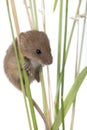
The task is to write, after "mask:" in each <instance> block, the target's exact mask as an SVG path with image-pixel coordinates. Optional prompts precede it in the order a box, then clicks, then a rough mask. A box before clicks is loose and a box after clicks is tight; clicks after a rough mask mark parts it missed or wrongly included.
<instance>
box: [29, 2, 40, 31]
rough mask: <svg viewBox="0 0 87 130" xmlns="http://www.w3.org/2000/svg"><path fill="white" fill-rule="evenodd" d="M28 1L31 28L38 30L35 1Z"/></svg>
mask: <svg viewBox="0 0 87 130" xmlns="http://www.w3.org/2000/svg"><path fill="white" fill-rule="evenodd" d="M29 3H30V9H31V16H32V22H33V25H34V28H33V29H36V30H38V28H39V26H38V17H37V7H36V1H35V0H33V1H32V0H29Z"/></svg>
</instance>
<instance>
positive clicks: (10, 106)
mask: <svg viewBox="0 0 87 130" xmlns="http://www.w3.org/2000/svg"><path fill="white" fill-rule="evenodd" d="M15 1H16V3H17V10H18V18H19V23H20V29H21V31H27V30H29V29H30V28H29V25H28V21H27V18H26V15H25V9H24V4H23V1H22V0H19V1H18V0H15ZM0 2H1V3H0V130H29V127H28V122H27V116H26V111H25V106H24V99H23V96H22V93H20V92H19V91H18V90H16V89H15V87H13V85H12V84H11V83H10V82H9V81H8V79H7V77H6V76H5V73H4V70H3V59H4V56H5V53H6V50H7V48H8V46H9V45H10V43H11V41H12V37H11V32H10V26H9V20H8V14H7V8H6V3H5V0H0ZM38 2H39V1H38ZM77 4H78V0H76V1H72V0H70V2H69V7H70V8H69V23H68V37H69V34H70V29H71V25H72V20H71V19H70V17H74V16H75V12H76V7H77ZM39 6H40V3H39ZM48 7H49V8H48ZM52 8H53V1H52V0H50V3H49V1H48V2H47V1H46V11H47V12H46V19H47V21H46V24H47V34H48V37H49V39H50V44H51V48H52V55H53V59H54V60H53V64H52V65H50V67H49V68H50V75H51V87H52V94H53V97H54V95H55V89H56V57H57V35H58V34H57V30H58V15H57V14H58V8H57V11H56V12H55V13H53V12H52V11H53V10H52ZM84 9H85V0H83V4H82V6H81V10H80V11H81V12H80V13H81V14H82V13H84ZM38 12H39V11H38ZM39 16H40V18H41V14H40V13H39ZM81 21H82V19H81V20H80V32H81V31H82V28H81V25H82V22H81ZM40 30H42V27H40ZM86 35H87V26H86ZM86 35H85V40H84V42H85V43H84V47H83V49H84V52H83V56H82V64H81V69H82V68H83V67H85V66H86V65H87V59H86V57H87V37H86ZM80 40H81V39H79V41H80ZM76 42H77V28H76V29H75V33H74V36H73V40H72V45H71V48H70V53H69V57H68V60H67V64H66V73H65V77H66V78H65V96H66V94H67V92H68V91H69V89H70V87H71V85H72V84H73V82H74V68H75V55H76ZM44 71H45V72H46V67H44ZM45 76H46V73H45ZM31 89H32V95H33V98H34V99H35V100H36V102H37V103H38V104H39V106H40V107H41V108H42V103H41V101H42V100H41V87H40V84H38V83H37V82H34V83H33V84H32V85H31ZM86 100H87V78H86V79H85V81H84V82H83V84H82V86H81V88H80V90H79V92H78V95H77V103H76V116H75V123H74V130H86V129H87V102H86ZM37 119H38V124H39V126H40V128H41V129H42V128H43V129H44V127H42V126H43V122H42V120H41V118H37ZM70 120H71V114H70V113H68V115H67V117H66V123H65V124H66V130H69V129H70Z"/></svg>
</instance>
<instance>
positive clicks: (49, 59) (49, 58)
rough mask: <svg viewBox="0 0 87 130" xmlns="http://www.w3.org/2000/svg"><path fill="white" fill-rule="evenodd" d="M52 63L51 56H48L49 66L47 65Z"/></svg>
mask: <svg viewBox="0 0 87 130" xmlns="http://www.w3.org/2000/svg"><path fill="white" fill-rule="evenodd" d="M52 62H53V57H52V56H49V57H48V65H49V64H52Z"/></svg>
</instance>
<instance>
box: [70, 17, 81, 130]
mask: <svg viewBox="0 0 87 130" xmlns="http://www.w3.org/2000/svg"><path fill="white" fill-rule="evenodd" d="M76 21H77V47H76V64H75V80H76V77H77V76H78V71H77V70H78V48H79V19H77V20H76ZM75 107H76V97H75V99H74V101H73V106H72V116H71V125H70V130H73V126H74V119H75Z"/></svg>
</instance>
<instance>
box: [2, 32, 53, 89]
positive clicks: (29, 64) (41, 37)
mask: <svg viewBox="0 0 87 130" xmlns="http://www.w3.org/2000/svg"><path fill="white" fill-rule="evenodd" d="M16 42H17V39H16ZM19 43H20V49H21V52H22V55H23V56H24V60H25V65H24V68H25V70H26V71H27V72H28V75H29V81H30V83H31V82H32V81H33V80H37V81H38V82H39V81H40V77H39V71H40V68H41V67H42V66H43V65H49V64H51V63H52V55H51V49H50V43H49V39H48V37H47V35H46V34H45V33H44V32H40V31H35V30H32V31H27V32H24V33H20V35H19ZM21 69H23V68H21ZM4 70H5V73H6V75H7V77H8V78H9V80H10V82H11V83H12V84H13V85H15V86H16V87H17V88H18V89H21V85H20V78H19V73H18V68H17V63H16V57H15V52H14V47H13V44H11V45H10V47H9V48H8V50H7V53H6V56H5V59H4Z"/></svg>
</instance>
